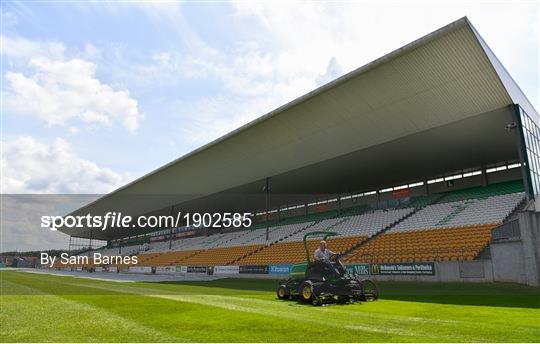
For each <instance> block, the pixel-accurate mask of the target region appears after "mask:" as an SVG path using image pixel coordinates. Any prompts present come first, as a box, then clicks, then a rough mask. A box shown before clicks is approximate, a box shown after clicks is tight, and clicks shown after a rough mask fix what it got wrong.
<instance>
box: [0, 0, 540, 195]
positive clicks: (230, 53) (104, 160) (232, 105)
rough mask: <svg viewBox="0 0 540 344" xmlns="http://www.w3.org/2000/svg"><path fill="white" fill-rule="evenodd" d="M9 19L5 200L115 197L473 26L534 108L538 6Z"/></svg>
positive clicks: (121, 8)
mask: <svg viewBox="0 0 540 344" xmlns="http://www.w3.org/2000/svg"><path fill="white" fill-rule="evenodd" d="M1 11H2V12H1V13H2V56H1V58H2V75H1V77H2V87H1V88H2V90H1V91H2V96H3V106H2V124H3V127H2V136H3V137H2V147H3V157H2V168H3V177H2V190H3V192H4V193H104V192H108V191H111V190H113V189H114V188H116V187H119V186H121V185H123V184H125V183H127V182H129V181H130V180H133V179H135V178H137V177H140V176H141V175H143V174H145V173H148V172H150V171H152V170H154V169H156V168H158V167H160V166H161V165H163V164H165V163H167V162H170V161H171V160H174V159H176V158H178V157H179V156H181V155H183V154H185V153H188V152H189V151H191V150H193V149H195V148H197V147H199V146H201V145H203V144H205V143H207V142H209V141H211V140H213V139H215V138H217V137H219V136H221V135H223V134H225V133H227V132H229V131H230V130H233V129H235V128H236V127H238V126H240V125H242V124H244V123H246V122H248V121H250V120H252V119H254V118H256V117H259V116H261V115H263V114H264V113H266V112H268V111H270V110H272V109H273V108H275V107H277V106H279V105H282V104H283V103H285V102H287V101H290V100H292V99H294V98H296V97H298V96H300V95H302V94H304V93H306V92H308V91H310V90H312V89H314V88H316V87H318V86H320V85H322V84H324V83H326V82H328V81H330V80H331V79H333V78H336V77H338V76H340V75H342V74H344V73H346V72H348V71H351V70H353V69H355V68H358V67H360V66H361V65H363V64H365V63H367V62H369V61H371V60H373V59H375V58H378V57H380V56H382V55H384V54H386V53H388V52H390V51H392V50H394V49H396V48H399V47H400V46H402V45H404V44H406V43H408V42H410V41H412V40H414V39H416V38H418V37H420V36H422V35H425V34H427V33H429V32H431V31H433V30H435V29H437V28H439V27H441V26H444V25H446V24H448V23H449V22H451V21H453V20H456V19H458V18H460V17H462V16H464V15H467V16H468V17H469V19H470V20H471V21H472V23H473V24H474V25H475V27H476V28H477V29H478V31H479V32H480V34H481V35H482V36H483V37H484V39H485V40H486V42H487V43H488V44H489V45H490V47H491V48H492V50H493V51H494V52H495V54H496V55H497V56H498V57H499V58H500V60H501V61H502V63H503V64H504V65H505V67H506V68H507V69H508V70H509V72H510V74H511V75H512V76H513V77H514V78H515V80H516V81H517V83H518V84H519V85H520V86H521V87H522V89H523V91H524V92H525V93H526V95H527V96H528V97H529V99H530V100H531V102H532V103H533V104H534V105H535V107H536V108H537V109H538V104H539V88H538V77H539V66H538V64H539V55H538V51H539V43H538V36H539V35H538V34H539V32H538V30H539V15H538V11H539V5H538V2H537V1H519V2H501V1H493V2H486V1H484V2H470V1H468V2H460V1H452V2H437V3H436V5H435V4H434V2H433V1H431V2H430V1H424V2H407V4H400V3H399V2H384V1H377V2H367V1H362V2H343V3H337V2H334V3H321V2H318V3H314V2H275V1H273V2H213V3H212V2H206V3H196V2H184V3H180V2H124V3H115V2H95V3H85V2H40V3H36V2H34V3H32V2H11V1H3V2H2V10H1Z"/></svg>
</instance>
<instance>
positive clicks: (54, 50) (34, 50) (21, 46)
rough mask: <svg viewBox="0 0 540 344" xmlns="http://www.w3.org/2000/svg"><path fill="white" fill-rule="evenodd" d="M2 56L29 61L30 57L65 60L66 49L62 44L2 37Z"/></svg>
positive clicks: (16, 37)
mask: <svg viewBox="0 0 540 344" xmlns="http://www.w3.org/2000/svg"><path fill="white" fill-rule="evenodd" d="M0 40H1V44H2V54H3V55H5V56H8V57H10V58H13V59H22V60H24V61H27V60H28V59H29V58H30V57H46V58H51V59H63V58H64V55H65V53H66V47H65V46H64V44H62V43H60V42H54V41H39V40H29V39H26V38H24V37H18V36H15V37H10V36H4V35H2V36H0Z"/></svg>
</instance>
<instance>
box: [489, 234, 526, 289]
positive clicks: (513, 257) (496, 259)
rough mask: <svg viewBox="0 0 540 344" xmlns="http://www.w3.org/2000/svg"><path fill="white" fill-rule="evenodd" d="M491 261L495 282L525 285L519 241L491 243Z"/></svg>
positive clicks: (521, 245) (521, 247)
mask: <svg viewBox="0 0 540 344" xmlns="http://www.w3.org/2000/svg"><path fill="white" fill-rule="evenodd" d="M491 261H492V265H493V278H494V280H495V281H501V282H518V283H523V284H527V275H526V273H525V263H524V260H523V244H522V242H521V240H516V241H509V242H500V243H492V244H491Z"/></svg>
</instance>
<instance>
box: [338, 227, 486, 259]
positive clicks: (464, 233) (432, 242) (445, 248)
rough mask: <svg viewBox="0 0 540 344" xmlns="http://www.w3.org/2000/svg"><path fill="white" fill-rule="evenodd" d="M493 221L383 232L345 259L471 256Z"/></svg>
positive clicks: (479, 247) (453, 257)
mask: <svg viewBox="0 0 540 344" xmlns="http://www.w3.org/2000/svg"><path fill="white" fill-rule="evenodd" d="M494 227H495V226H494V225H476V226H469V227H453V228H443V229H434V230H421V231H411V232H389V233H384V234H382V235H380V236H379V237H377V238H376V239H374V240H373V241H370V242H368V243H366V244H365V245H362V247H359V248H357V249H356V250H354V251H352V252H351V253H350V254H349V255H348V256H347V257H345V258H344V261H345V262H347V263H353V262H354V263H358V262H362V263H382V262H385V263H403V262H423V261H426V262H433V261H454V260H472V259H474V258H475V257H476V256H477V255H478V254H479V253H480V252H481V251H482V250H483V249H484V248H485V247H486V246H487V245H488V244H489V242H490V239H491V230H492V229H493V228H494Z"/></svg>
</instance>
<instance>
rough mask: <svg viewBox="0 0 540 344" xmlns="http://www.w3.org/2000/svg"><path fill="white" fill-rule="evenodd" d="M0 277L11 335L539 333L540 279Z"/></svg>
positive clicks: (529, 337)
mask: <svg viewBox="0 0 540 344" xmlns="http://www.w3.org/2000/svg"><path fill="white" fill-rule="evenodd" d="M0 278H1V296H0V301H1V311H0V324H1V329H0V340H1V341H2V342H21V341H22V342H127V341H129V342H149V341H151V342H184V341H185V342H193V341H195V342H359V341H362V342H396V341H397V342H410V341H415V342H471V341H472V342H501V341H503V342H538V341H540V309H539V308H540V296H539V295H540V289H539V288H531V287H525V286H519V285H514V284H452V283H444V284H442V283H441V284H439V283H436V284H435V283H432V284H428V283H380V285H379V286H380V291H381V299H380V300H379V301H376V302H369V303H368V302H365V303H358V304H354V305H333V306H328V307H313V306H309V305H303V304H299V303H297V302H292V301H279V300H277V299H276V297H275V294H274V290H275V287H276V281H268V280H246V279H225V280H216V281H212V282H184V283H142V282H140V283H139V282H137V283H135V282H133V283H118V282H109V281H98V280H89V279H81V278H74V277H61V276H52V275H40V274H31V273H24V272H16V271H0Z"/></svg>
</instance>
